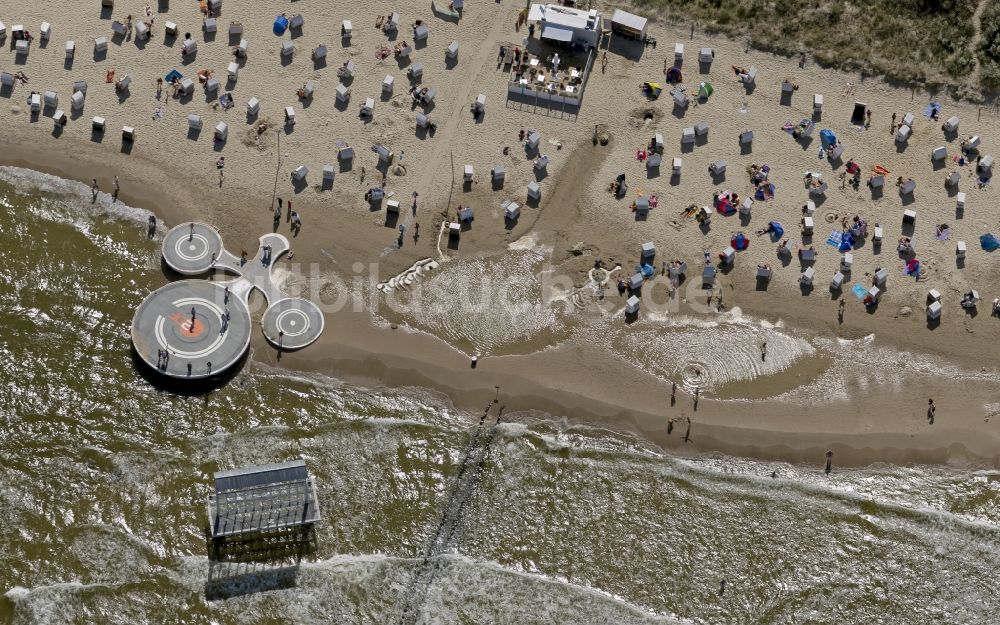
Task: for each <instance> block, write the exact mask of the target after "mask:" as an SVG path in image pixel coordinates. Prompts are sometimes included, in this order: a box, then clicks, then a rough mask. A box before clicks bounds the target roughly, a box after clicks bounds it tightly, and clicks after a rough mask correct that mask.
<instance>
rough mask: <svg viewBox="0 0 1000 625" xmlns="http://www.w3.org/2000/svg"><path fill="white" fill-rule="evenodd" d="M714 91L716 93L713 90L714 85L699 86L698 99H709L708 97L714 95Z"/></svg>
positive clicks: (705, 83) (704, 83)
mask: <svg viewBox="0 0 1000 625" xmlns="http://www.w3.org/2000/svg"><path fill="white" fill-rule="evenodd" d="M678 71H680V70H678ZM712 91H714V89H712V85H711V84H710V83H707V82H703V83H701V84H700V85H698V97H699V98H701V99H702V100H706V99H708V96H710V95H712Z"/></svg>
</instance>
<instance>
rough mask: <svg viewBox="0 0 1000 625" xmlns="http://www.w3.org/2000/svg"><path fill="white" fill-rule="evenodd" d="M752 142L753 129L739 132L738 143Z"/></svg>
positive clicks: (747, 143)
mask: <svg viewBox="0 0 1000 625" xmlns="http://www.w3.org/2000/svg"><path fill="white" fill-rule="evenodd" d="M751 143H753V131H752V130H747V131H744V132H741V133H740V145H749V144H751Z"/></svg>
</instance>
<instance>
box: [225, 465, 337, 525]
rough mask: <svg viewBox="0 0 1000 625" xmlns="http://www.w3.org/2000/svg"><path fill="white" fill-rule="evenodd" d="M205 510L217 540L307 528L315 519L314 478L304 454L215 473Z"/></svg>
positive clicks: (317, 518)
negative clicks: (212, 490)
mask: <svg viewBox="0 0 1000 625" xmlns="http://www.w3.org/2000/svg"><path fill="white" fill-rule="evenodd" d="M207 510H208V523H209V528H210V530H211V534H212V540H214V541H218V542H231V541H236V542H239V541H244V540H254V539H258V538H260V537H262V536H265V535H273V534H292V533H298V532H306V531H307V530H309V529H310V527H311V526H312V525H313V524H314V523H316V522H317V521H319V520H320V512H319V503H318V502H317V500H316V484H315V482H314V481H313V479H312V476H310V475H309V472H308V471H307V470H306V463H305V461H303V460H292V461H290V462H282V463H280V464H267V465H260V466H252V467H246V468H242V469H233V470H230V471H220V472H218V473H216V474H215V492H214V493H213V494H211V495H209V496H208V507H207Z"/></svg>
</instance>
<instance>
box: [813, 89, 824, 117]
mask: <svg viewBox="0 0 1000 625" xmlns="http://www.w3.org/2000/svg"><path fill="white" fill-rule="evenodd" d="M822 112H823V94H822V93H817V94H815V95H813V113H822Z"/></svg>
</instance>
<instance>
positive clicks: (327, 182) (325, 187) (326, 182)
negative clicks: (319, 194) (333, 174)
mask: <svg viewBox="0 0 1000 625" xmlns="http://www.w3.org/2000/svg"><path fill="white" fill-rule="evenodd" d="M319 190H320V191H331V190H333V178H323V183H322V184H320V186H319Z"/></svg>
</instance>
